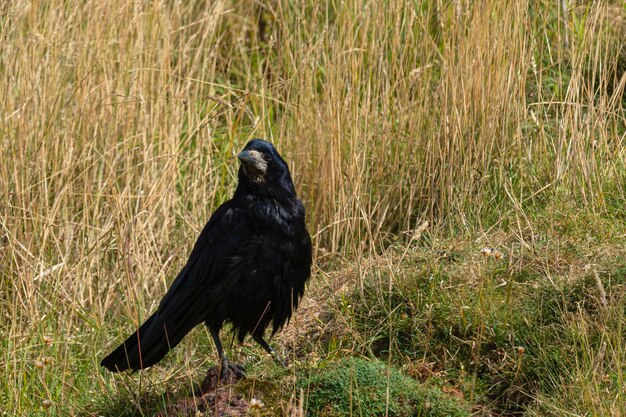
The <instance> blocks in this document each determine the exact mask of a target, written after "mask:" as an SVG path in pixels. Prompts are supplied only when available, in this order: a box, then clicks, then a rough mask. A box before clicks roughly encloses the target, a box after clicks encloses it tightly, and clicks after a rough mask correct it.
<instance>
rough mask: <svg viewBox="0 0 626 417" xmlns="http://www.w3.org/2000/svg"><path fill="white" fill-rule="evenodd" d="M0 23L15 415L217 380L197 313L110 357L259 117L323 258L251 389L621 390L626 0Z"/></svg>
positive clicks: (399, 404) (508, 409) (216, 198)
mask: <svg viewBox="0 0 626 417" xmlns="http://www.w3.org/2000/svg"><path fill="white" fill-rule="evenodd" d="M557 3H558V4H557ZM0 39H1V42H0V98H1V99H2V103H3V106H2V108H3V111H2V113H1V114H0V120H1V122H0V131H1V135H0V148H1V149H2V154H3V156H4V157H3V163H2V164H0V335H1V337H0V369H2V372H3V376H4V378H0V410H1V411H3V412H4V413H5V415H37V414H41V415H50V414H52V415H152V414H154V413H156V412H159V411H163V410H166V409H167V407H168V405H169V404H171V403H174V402H176V401H177V400H178V399H179V398H181V397H184V396H185V395H187V393H189V392H190V391H191V390H192V388H193V386H194V385H195V384H197V383H198V382H199V381H200V380H201V379H202V377H203V373H204V372H205V371H206V369H207V368H208V367H209V366H210V365H212V364H213V359H214V352H213V346H212V345H211V342H210V341H209V340H210V338H209V337H208V336H207V334H206V331H205V330H204V329H196V330H194V331H193V332H192V334H191V335H190V336H188V337H187V338H186V339H185V340H184V342H183V343H182V344H181V345H180V346H179V347H177V348H176V349H175V350H174V351H173V352H172V353H171V354H169V355H168V356H167V358H166V359H165V360H164V361H163V362H162V363H161V364H159V366H157V367H155V368H154V369H151V370H148V371H146V372H142V373H141V374H139V375H121V376H117V375H111V374H109V373H106V372H104V371H103V370H102V369H100V368H99V366H98V362H99V359H101V357H102V356H103V354H105V353H106V352H107V351H108V350H110V348H111V347H113V346H114V345H115V344H116V343H117V342H119V341H120V340H121V339H122V337H123V336H125V335H126V333H128V332H129V331H130V329H132V328H134V326H135V325H136V324H137V323H138V322H139V321H141V319H142V318H144V317H146V316H147V315H148V314H149V313H150V312H151V311H152V310H153V309H154V308H155V307H156V305H157V303H158V301H159V299H160V296H161V295H162V294H163V292H164V291H165V289H166V288H167V286H168V283H169V282H171V280H172V279H173V277H174V275H175V274H176V272H177V271H178V269H179V268H180V267H181V266H182V263H183V262H184V260H185V258H186V255H187V253H188V252H189V250H190V248H191V245H192V244H193V242H194V239H195V237H196V235H197V234H198V233H199V231H200V229H201V227H202V226H203V224H204V222H205V221H206V220H207V219H208V217H209V216H210V214H211V213H212V211H213V210H214V209H215V208H216V207H217V205H219V204H220V203H221V202H223V201H224V200H226V199H227V198H229V196H230V195H231V193H232V190H233V187H234V185H235V180H236V176H235V175H234V174H235V169H236V166H237V165H236V162H235V159H234V155H235V153H236V151H237V150H238V149H240V148H241V146H242V145H243V144H244V143H245V142H246V141H247V140H248V139H249V138H251V137H254V136H258V137H265V138H268V139H270V140H272V141H273V142H275V143H276V144H277V146H278V148H279V149H280V150H281V152H282V153H283V154H284V155H285V156H286V159H287V160H288V161H289V162H290V165H291V168H292V172H293V175H294V178H295V181H296V183H297V188H298V191H299V195H300V196H301V197H302V199H303V200H304V202H305V205H306V207H307V213H308V221H309V226H310V230H311V232H312V234H313V236H314V245H315V262H316V265H315V274H314V277H313V279H312V282H311V285H310V287H309V289H308V293H307V297H306V301H305V303H304V304H303V306H302V307H301V309H300V310H299V312H298V314H297V315H296V317H295V319H294V321H293V322H292V325H291V326H290V327H288V328H287V329H286V330H285V331H284V332H283V333H282V334H281V335H280V336H279V337H277V339H276V340H275V341H274V344H275V346H277V347H278V348H279V349H280V350H282V351H283V352H284V353H285V354H286V355H287V356H288V357H289V358H290V361H291V364H292V365H291V366H290V367H289V369H287V370H281V369H278V368H276V367H275V365H274V364H273V363H272V361H271V360H270V359H269V358H268V357H266V355H264V354H263V352H262V351H260V350H259V349H257V348H256V347H254V346H252V345H250V344H244V345H243V346H241V347H237V346H233V347H232V349H231V352H232V355H233V356H235V357H237V358H238V360H240V361H241V362H243V363H244V364H245V365H246V366H247V368H248V370H249V374H250V376H251V378H249V380H248V381H247V382H246V383H245V384H242V385H241V386H240V387H239V388H238V389H240V390H241V392H242V394H243V395H244V397H246V398H252V397H253V396H254V397H256V396H258V397H262V399H263V401H264V402H265V404H266V407H265V408H263V409H261V410H258V411H257V413H258V414H267V415H275V414H285V415H293V414H296V415H298V414H303V413H304V412H305V410H308V412H309V414H310V415H316V414H320V415H329V416H332V415H355V416H357V415H368V414H367V411H368V410H366V407H364V406H363V404H365V403H372V404H374V403H375V406H374V405H372V407H371V408H370V410H377V411H375V412H374V415H379V414H384V413H385V412H388V413H389V414H390V415H393V414H394V413H395V414H396V415H412V414H413V415H435V416H436V415H454V414H458V415H464V414H468V413H475V414H478V415H480V414H482V415H490V413H491V415H526V416H545V415H555V416H561V415H624V414H626V400H625V399H624V394H623V391H624V389H623V373H622V370H623V369H625V366H626V357H625V356H624V350H623V349H622V346H623V343H624V335H623V332H622V325H623V323H624V307H625V302H626V300H625V299H624V296H623V294H624V285H625V284H626V253H624V252H625V249H624V248H625V246H624V244H625V239H626V227H625V226H626V224H625V223H626V216H625V215H624V213H625V211H624V204H625V203H626V185H625V184H626V166H625V165H626V152H625V149H626V148H625V146H624V145H625V144H626V143H625V140H626V139H625V137H626V136H625V135H626V128H625V125H626V113H625V110H624V109H625V107H626V106H625V104H626V100H625V98H624V88H625V85H626V78H625V75H624V70H625V69H626V49H625V46H624V39H626V8H625V6H624V5H623V4H622V3H621V2H619V1H612V0H611V1H604V2H594V3H588V2H573V1H564V2H553V1H547V0H525V1H523V0H519V1H512V2H502V1H496V0H493V1H491V0H489V1H484V2H480V4H474V3H472V2H466V1H450V2H442V1H428V0H423V1H415V2H409V1H400V0H397V1H396V0H390V1H387V2H363V1H334V0H329V1H326V2H316V1H308V0H300V1H297V2H295V3H293V2H286V1H280V0H271V1H263V2H255V3H253V2H247V1H240V0H222V1H214V2H200V1H198V2H159V1H155V2H150V3H142V2H127V1H121V0H119V1H118V0H111V1H107V2H83V3H82V4H80V5H78V6H76V4H75V3H74V2H67V1H64V0H52V1H47V2H40V1H17V0H16V1H9V2H5V3H3V4H2V5H0ZM492 248H493V249H494V250H492ZM377 376H380V378H378V377H377ZM381 381H384V382H385V383H384V384H382V385H381V384H380V382H381ZM380 407H382V408H380ZM407 410H411V411H407Z"/></svg>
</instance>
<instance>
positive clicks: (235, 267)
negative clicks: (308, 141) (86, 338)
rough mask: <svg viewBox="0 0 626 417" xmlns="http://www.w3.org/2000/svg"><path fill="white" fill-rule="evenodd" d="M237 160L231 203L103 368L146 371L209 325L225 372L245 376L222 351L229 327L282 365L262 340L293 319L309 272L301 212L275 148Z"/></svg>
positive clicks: (260, 145) (261, 144)
mask: <svg viewBox="0 0 626 417" xmlns="http://www.w3.org/2000/svg"><path fill="white" fill-rule="evenodd" d="M238 158H239V159H240V161H241V166H240V167H239V174H238V180H239V182H238V185H237V189H236V190H235V194H234V196H233V198H232V199H231V200H229V201H227V202H226V203H224V204H223V205H221V206H220V207H219V208H218V209H217V210H216V211H215V213H214V214H213V216H211V218H210V219H209V221H208V223H207V224H206V226H205V227H204V229H203V230H202V232H201V234H200V236H199V237H198V240H197V241H196V243H195V245H194V247H193V250H192V251H191V255H190V256H189V259H188V261H187V264H186V265H185V266H184V267H183V268H182V270H181V271H180V273H179V274H178V276H177V277H176V279H175V280H174V282H173V283H172V285H171V287H170V288H169V290H168V291H167V293H166V294H165V296H164V297H163V299H162V300H161V303H160V304H159V307H158V309H157V311H156V312H155V313H154V314H153V315H152V316H151V317H150V318H149V319H148V320H146V322H145V323H143V324H142V325H141V327H139V329H138V330H137V331H135V332H134V333H133V334H132V335H131V336H130V337H129V338H128V339H127V340H126V341H125V342H124V343H122V345H120V346H119V347H118V348H117V349H115V350H114V351H113V352H112V353H111V354H110V355H108V356H107V357H106V358H104V359H103V360H102V362H101V365H102V366H104V367H106V368H107V369H109V370H111V371H114V372H115V371H123V370H125V369H129V368H130V369H133V370H139V369H144V368H147V367H149V366H151V365H154V364H155V363H157V362H158V361H159V360H161V358H163V356H165V354H166V353H167V352H168V351H169V350H170V349H172V348H173V347H174V346H176V345H177V344H178V343H179V342H180V341H181V339H182V338H183V337H184V336H185V335H186V334H187V333H188V332H189V331H190V330H191V329H192V328H194V327H195V326H197V325H198V324H200V323H204V324H205V325H206V326H207V327H208V328H209V330H210V333H211V335H212V336H213V339H214V341H215V344H216V347H217V350H218V354H219V357H220V360H221V366H222V372H224V371H225V370H226V369H227V368H230V369H232V370H233V371H235V372H237V373H239V374H242V373H243V372H242V369H241V367H239V366H237V365H233V364H230V363H229V362H228V360H227V358H226V356H225V355H224V353H223V349H222V345H221V342H220V338H219V332H220V330H221V328H222V326H223V324H224V323H227V322H230V323H231V324H232V327H233V330H234V331H235V332H236V334H237V336H238V339H239V341H240V342H241V341H243V339H244V338H245V337H246V335H248V334H251V335H252V337H253V338H254V340H255V341H257V342H258V343H259V344H260V345H261V346H262V347H263V348H264V349H265V350H266V351H268V352H269V353H271V354H273V355H274V356H275V357H276V358H277V360H279V361H281V362H282V360H281V359H280V358H279V357H278V355H276V353H275V352H274V351H273V350H272V348H271V347H270V346H269V345H268V344H267V343H266V341H265V340H264V338H263V335H264V332H265V330H266V328H267V327H269V326H270V325H271V328H272V335H274V334H275V333H276V332H277V331H278V330H279V329H281V328H282V327H283V326H284V325H285V324H286V323H287V322H288V321H289V319H290V317H291V314H292V312H293V311H294V309H295V308H296V307H297V306H298V302H299V300H300V298H301V297H302V295H303V293H304V286H305V283H306V281H307V280H308V278H309V276H310V273H311V239H310V236H309V233H308V232H307V230H306V226H305V212H304V206H303V205H302V203H301V202H300V200H298V198H297V197H296V191H295V188H294V186H293V182H292V179H291V174H290V172H289V169H288V167H287V163H286V162H285V161H284V160H283V158H281V156H280V155H279V154H278V152H277V151H276V149H275V148H274V146H272V144H270V143H269V142H266V141H264V140H260V139H255V140H252V141H250V142H249V143H248V144H247V145H246V147H245V148H244V150H243V151H242V152H241V153H240V154H239V155H238Z"/></svg>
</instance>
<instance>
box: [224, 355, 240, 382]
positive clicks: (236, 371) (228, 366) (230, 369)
mask: <svg viewBox="0 0 626 417" xmlns="http://www.w3.org/2000/svg"><path fill="white" fill-rule="evenodd" d="M231 375H232V376H231ZM245 377H246V373H245V369H244V367H243V366H241V365H239V364H237V363H231V362H230V361H229V360H228V359H223V360H222V365H221V366H220V380H221V381H229V382H237V381H239V380H240V379H243V378H245Z"/></svg>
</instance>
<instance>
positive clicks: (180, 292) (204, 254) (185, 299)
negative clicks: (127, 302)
mask: <svg viewBox="0 0 626 417" xmlns="http://www.w3.org/2000/svg"><path fill="white" fill-rule="evenodd" d="M249 233H250V227H249V220H248V217H247V216H246V214H245V212H244V210H242V209H240V208H238V207H237V206H236V205H235V204H233V202H232V200H231V201H229V202H227V203H224V204H223V205H222V206H220V207H219V208H218V209H217V210H216V211H215V213H214V214H213V216H211V218H210V219H209V221H208V223H207V224H206V226H204V229H203V230H202V232H201V233H200V236H199V237H198V240H197V241H196V243H195V245H194V247H193V250H192V251H191V255H190V256H189V259H188V260H187V264H186V265H185V266H184V267H183V269H182V270H181V271H180V272H179V274H178V276H177V277H176V279H175V280H174V282H173V283H172V285H171V286H170V288H169V290H168V291H167V293H166V294H165V296H164V297H163V299H162V300H161V303H160V304H159V308H158V310H157V314H158V315H159V316H160V317H161V318H162V319H164V320H166V321H168V322H171V323H172V324H173V323H177V322H180V321H181V320H184V321H190V322H195V323H193V326H195V325H196V324H198V323H200V322H201V321H202V320H204V318H203V317H200V316H198V313H197V312H198V310H204V309H203V307H205V306H203V304H204V303H205V300H206V295H207V287H208V286H210V285H211V284H212V283H215V282H217V281H218V280H219V279H220V278H222V277H223V276H224V269H225V266H226V263H227V262H228V261H229V258H230V257H231V256H232V255H233V254H234V253H235V251H236V249H237V247H238V246H239V243H240V242H242V241H245V240H246V238H247V236H248V235H249Z"/></svg>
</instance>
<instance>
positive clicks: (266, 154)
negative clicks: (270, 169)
mask: <svg viewBox="0 0 626 417" xmlns="http://www.w3.org/2000/svg"><path fill="white" fill-rule="evenodd" d="M263 159H265V160H266V161H271V160H272V155H270V154H269V153H267V152H263Z"/></svg>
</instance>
